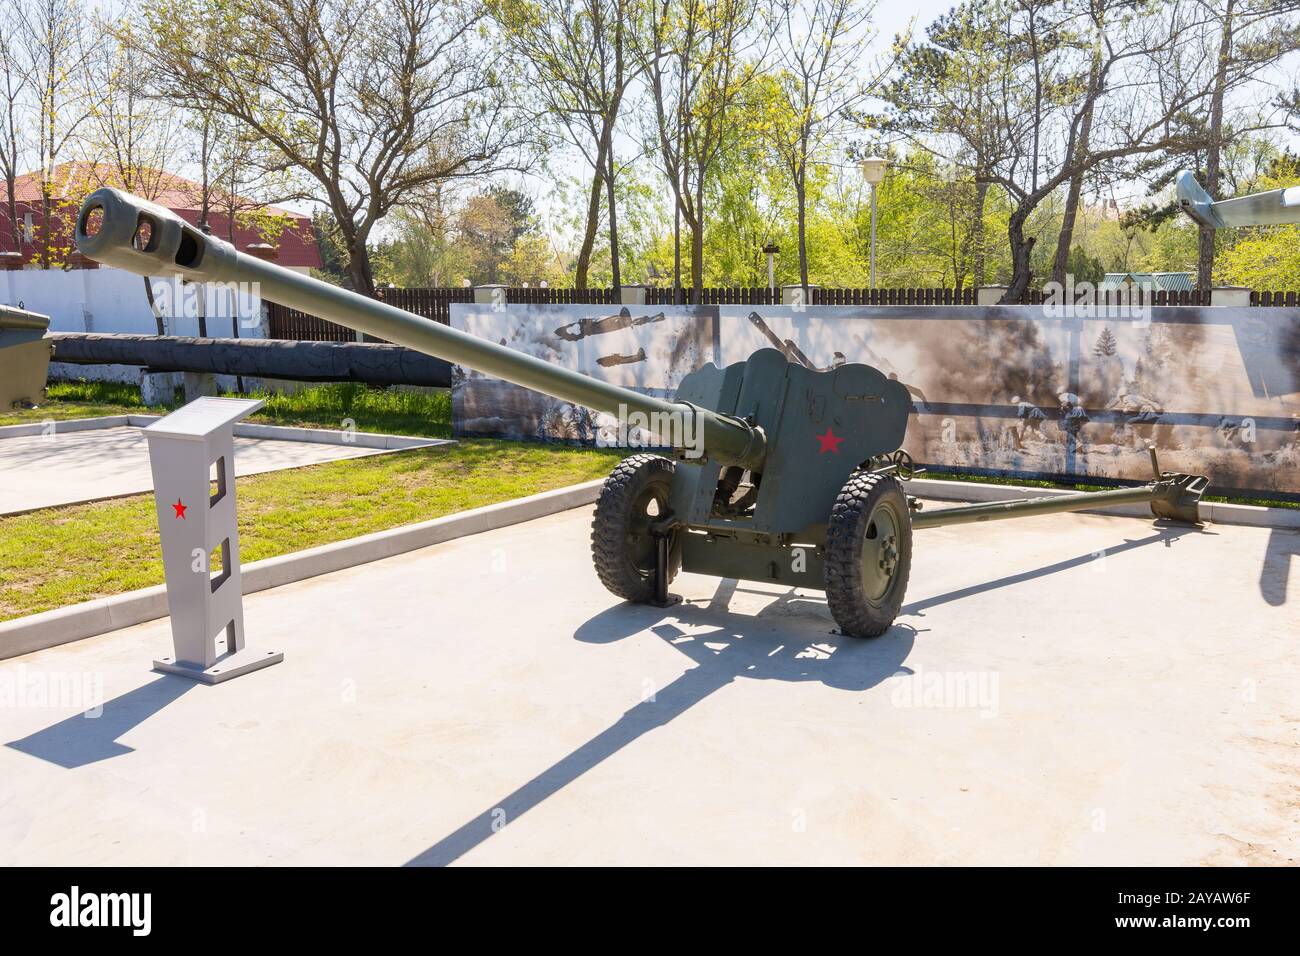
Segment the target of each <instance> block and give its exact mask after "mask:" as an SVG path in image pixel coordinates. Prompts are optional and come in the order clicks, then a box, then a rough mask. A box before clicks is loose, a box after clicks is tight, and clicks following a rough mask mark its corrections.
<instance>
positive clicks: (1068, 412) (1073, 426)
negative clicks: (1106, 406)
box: [1056, 392, 1091, 445]
mask: <svg viewBox="0 0 1300 956" xmlns="http://www.w3.org/2000/svg"><path fill="white" fill-rule="evenodd" d="M1056 398H1057V401H1058V402H1060V404H1061V431H1062V432H1063V433H1064V434H1065V435H1066V436H1067V437H1068V438H1070V439H1073V440H1074V443H1075V444H1076V445H1079V444H1082V439H1081V438H1080V432H1081V431H1082V430H1083V426H1084V425H1086V424H1088V422H1089V421H1090V420H1091V419H1089V418H1088V413H1087V412H1086V411H1084V408H1083V404H1082V403H1081V402H1080V400H1079V396H1078V395H1076V394H1074V392H1062V393H1061V394H1060V395H1058V396H1057V397H1056Z"/></svg>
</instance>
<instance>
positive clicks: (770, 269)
mask: <svg viewBox="0 0 1300 956" xmlns="http://www.w3.org/2000/svg"><path fill="white" fill-rule="evenodd" d="M780 251H781V249H780V248H779V247H778V246H777V244H776V243H775V242H769V243H768V244H767V245H765V246H764V247H763V254H764V255H765V256H767V288H768V291H770V292H771V293H772V295H773V296H775V295H776V254H777V253H778V252H780Z"/></svg>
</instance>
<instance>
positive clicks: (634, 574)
mask: <svg viewBox="0 0 1300 956" xmlns="http://www.w3.org/2000/svg"><path fill="white" fill-rule="evenodd" d="M676 468H677V466H676V463H675V462H672V461H670V460H668V459H667V458H663V457H661V456H659V455H633V456H632V457H630V458H626V459H624V460H623V461H622V462H620V463H619V465H618V467H616V468H615V469H614V470H613V471H612V472H610V475H609V477H608V478H606V479H605V485H604V487H603V488H601V490H600V497H599V498H598V499H597V500H596V515H595V518H594V519H593V520H592V522H591V559H592V562H593V563H594V564H595V565H596V576H597V577H599V578H600V583H601V584H603V585H605V587H606V589H607V590H609V591H610V592H611V593H612V594H616V595H618V596H619V597H621V598H623V599H624V600H627V601H637V602H646V601H650V600H653V599H654V591H655V537H654V535H652V534H651V533H650V525H651V524H652V523H653V522H654V521H656V520H658V519H659V518H660V517H661V516H663V515H664V514H666V513H667V510H668V493H669V490H670V489H671V487H672V482H673V474H674V472H675V471H676ZM681 566H682V549H681V544H680V541H679V540H678V538H677V535H675V534H674V535H673V536H672V539H671V541H670V542H669V562H668V579H669V581H671V580H672V579H673V578H674V577H676V576H677V572H678V571H679V570H680V569H681Z"/></svg>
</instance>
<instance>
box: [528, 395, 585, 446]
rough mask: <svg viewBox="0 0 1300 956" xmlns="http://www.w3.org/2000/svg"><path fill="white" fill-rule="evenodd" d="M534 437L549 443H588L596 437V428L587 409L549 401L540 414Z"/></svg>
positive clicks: (569, 403) (570, 403) (552, 400)
mask: <svg viewBox="0 0 1300 956" xmlns="http://www.w3.org/2000/svg"><path fill="white" fill-rule="evenodd" d="M536 437H538V438H542V439H546V440H549V441H575V442H589V441H592V440H593V439H594V438H595V437H596V426H595V423H594V422H593V421H592V417H591V412H590V411H589V410H588V409H585V408H582V407H580V406H578V405H574V404H573V403H572V402H562V401H558V400H555V399H551V400H549V401H547V403H546V407H545V410H544V411H543V412H542V417H541V422H540V423H539V425H538V429H537V436H536Z"/></svg>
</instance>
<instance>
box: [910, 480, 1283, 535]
mask: <svg viewBox="0 0 1300 956" xmlns="http://www.w3.org/2000/svg"><path fill="white" fill-rule="evenodd" d="M907 490H908V491H909V492H911V493H912V494H914V495H916V496H917V497H918V498H934V499H936V500H939V501H1014V500H1016V499H1020V498H1058V497H1060V496H1061V495H1068V494H1073V492H1070V491H1066V490H1063V489H1060V488H1021V487H1018V486H1016V485H993V484H983V483H980V482H974V481H941V480H939V479H935V478H914V479H912V480H911V481H909V482H908V483H907ZM1083 513H1084V514H1103V515H1123V516H1124V517H1129V518H1150V517H1151V509H1150V508H1149V507H1148V506H1146V505H1144V504H1129V505H1111V506H1109V507H1106V508H1089V509H1088V510H1087V511H1086V512H1083ZM1200 513H1201V518H1202V519H1203V520H1205V521H1208V522H1210V523H1211V524H1235V525H1246V526H1249V527H1254V528H1300V509H1297V508H1263V507H1260V506H1258V505H1230V504H1223V503H1220V502H1217V501H1202V502H1201V506H1200Z"/></svg>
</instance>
